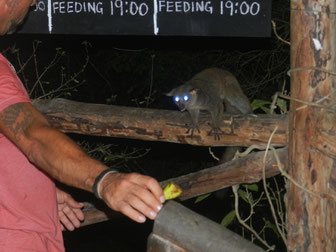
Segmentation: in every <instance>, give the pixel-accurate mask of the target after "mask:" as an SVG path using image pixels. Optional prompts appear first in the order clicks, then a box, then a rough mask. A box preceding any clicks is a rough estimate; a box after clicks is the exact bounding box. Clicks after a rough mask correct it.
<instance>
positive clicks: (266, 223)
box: [265, 220, 280, 237]
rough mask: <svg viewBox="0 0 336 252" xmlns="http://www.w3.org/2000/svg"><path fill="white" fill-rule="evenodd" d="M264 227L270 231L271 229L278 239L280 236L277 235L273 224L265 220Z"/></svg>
mask: <svg viewBox="0 0 336 252" xmlns="http://www.w3.org/2000/svg"><path fill="white" fill-rule="evenodd" d="M265 227H266V228H270V229H272V230H273V232H274V233H275V234H276V235H277V236H278V237H279V236H280V234H279V232H278V230H277V228H276V226H275V225H274V224H273V223H271V222H270V221H268V220H265Z"/></svg>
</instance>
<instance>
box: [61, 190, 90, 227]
mask: <svg viewBox="0 0 336 252" xmlns="http://www.w3.org/2000/svg"><path fill="white" fill-rule="evenodd" d="M56 199H57V207H58V215H59V219H60V222H61V228H62V231H64V230H69V231H73V230H74V229H75V228H79V227H80V221H82V220H84V213H83V211H82V208H83V206H84V205H83V204H82V203H79V202H77V201H75V200H74V199H73V198H72V197H71V196H70V195H69V194H67V193H66V192H63V191H62V190H60V189H58V188H56Z"/></svg>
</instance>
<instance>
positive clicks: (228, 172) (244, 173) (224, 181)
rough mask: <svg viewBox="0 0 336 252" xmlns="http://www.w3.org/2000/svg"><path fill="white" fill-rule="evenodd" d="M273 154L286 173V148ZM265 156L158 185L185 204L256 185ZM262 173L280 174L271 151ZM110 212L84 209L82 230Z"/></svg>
mask: <svg viewBox="0 0 336 252" xmlns="http://www.w3.org/2000/svg"><path fill="white" fill-rule="evenodd" d="M276 153H277V155H278V157H279V159H280V161H281V165H282V167H283V169H284V170H286V169H287V155H288V150H287V148H280V149H277V150H276ZM264 156H265V152H264V151H259V152H254V153H251V154H249V155H248V156H246V157H241V158H239V159H237V160H233V161H230V162H227V163H224V164H221V165H218V166H214V167H211V168H208V169H204V170H201V171H198V172H194V173H190V174H187V175H184V176H181V177H177V178H173V179H168V180H165V181H162V182H160V185H161V186H162V188H163V187H164V186H165V185H166V184H167V183H169V182H173V183H175V184H177V185H178V186H180V187H181V189H182V190H183V193H182V194H181V196H180V197H179V198H178V199H179V200H187V199H190V198H194V197H197V196H199V195H202V194H206V193H210V192H213V191H217V190H220V189H223V188H226V187H229V186H232V185H236V184H241V183H255V182H258V181H260V180H261V179H262V169H263V167H264V164H263V159H264ZM265 172H266V177H268V178H269V177H272V176H275V175H277V174H279V169H278V166H277V162H276V160H275V158H274V155H273V153H272V152H271V151H270V152H268V154H267V158H266V163H265ZM109 212H112V211H111V210H108V209H107V208H106V209H104V210H97V209H95V208H94V207H91V208H90V209H87V210H86V211H85V222H84V223H82V226H85V225H89V224H94V223H97V222H101V221H105V220H108V219H109V218H111V217H114V216H115V214H111V215H109Z"/></svg>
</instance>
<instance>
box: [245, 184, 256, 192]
mask: <svg viewBox="0 0 336 252" xmlns="http://www.w3.org/2000/svg"><path fill="white" fill-rule="evenodd" d="M243 187H245V188H246V189H248V190H249V191H253V192H258V191H259V187H258V185H257V184H252V185H243Z"/></svg>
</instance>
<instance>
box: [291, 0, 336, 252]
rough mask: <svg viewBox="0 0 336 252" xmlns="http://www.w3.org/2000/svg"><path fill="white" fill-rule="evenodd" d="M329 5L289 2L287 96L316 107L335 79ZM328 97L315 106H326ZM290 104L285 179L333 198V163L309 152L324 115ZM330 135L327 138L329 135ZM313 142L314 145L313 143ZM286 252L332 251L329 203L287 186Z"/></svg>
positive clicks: (335, 225)
mask: <svg viewBox="0 0 336 252" xmlns="http://www.w3.org/2000/svg"><path fill="white" fill-rule="evenodd" d="M335 11H336V9H335V0H291V95H292V97H293V98H296V99H300V100H302V101H305V102H311V103H313V102H314V103H316V102H318V101H319V100H320V99H321V98H323V97H325V96H327V95H328V94H330V93H331V92H332V91H333V89H332V85H333V82H334V85H335V84H336V82H335V76H334V75H332V74H330V73H328V72H327V71H333V72H335V71H336V68H335V46H336V44H335V43H336V39H335V33H336V25H335V13H336V12H335ZM334 98H335V97H333V96H331V97H329V98H327V99H324V100H323V101H321V102H319V104H321V105H325V106H330V105H331V104H333V103H334ZM302 106H303V104H302V103H300V102H294V101H292V102H291V110H290V111H291V114H290V122H289V165H288V167H289V173H290V175H291V176H292V177H293V178H294V179H295V180H296V181H297V182H298V183H299V184H301V185H303V186H304V187H306V188H307V189H309V190H311V191H314V192H316V193H319V195H320V196H323V194H325V193H327V194H332V193H335V192H333V191H332V190H331V188H330V186H329V179H330V178H329V177H330V174H331V172H332V169H335V168H334V166H335V162H334V160H333V159H332V158H331V157H328V156H327V155H325V154H323V153H322V152H321V151H320V150H318V149H317V148H315V147H314V141H313V138H314V136H315V135H316V133H317V128H318V127H319V124H320V122H321V121H323V120H324V119H325V115H326V113H327V109H323V108H319V107H316V106H315V107H314V106H311V105H308V106H306V107H304V108H301V109H299V108H300V107H302ZM335 133H336V132H331V133H330V134H335ZM315 142H316V141H315ZM287 203H288V205H287V214H288V244H287V247H288V251H302V252H306V251H311V252H313V251H314V252H315V251H336V216H335V213H336V212H335V210H336V208H335V201H333V200H330V199H326V198H325V197H316V196H313V195H312V194H310V193H307V192H305V191H303V190H302V189H299V188H298V187H297V186H295V185H294V184H293V183H291V182H289V194H288V202H287Z"/></svg>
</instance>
